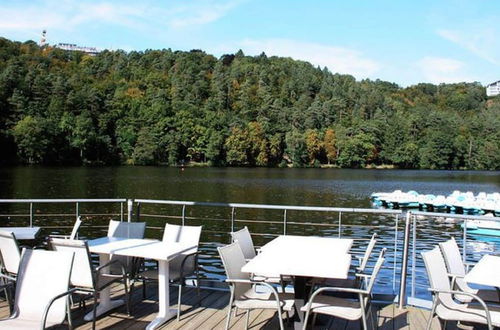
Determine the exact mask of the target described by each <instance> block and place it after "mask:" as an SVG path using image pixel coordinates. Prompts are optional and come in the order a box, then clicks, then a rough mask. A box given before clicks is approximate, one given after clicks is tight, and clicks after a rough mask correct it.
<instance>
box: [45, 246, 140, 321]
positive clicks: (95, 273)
mask: <svg viewBox="0 0 500 330" xmlns="http://www.w3.org/2000/svg"><path fill="white" fill-rule="evenodd" d="M49 244H50V247H51V248H52V249H53V250H54V251H69V252H72V253H74V255H75V262H74V263H73V271H72V273H71V280H70V283H71V285H72V286H73V287H74V288H76V289H77V292H78V293H85V294H91V295H92V296H93V299H94V306H93V310H92V313H93V319H92V329H95V321H96V308H97V294H98V292H99V291H101V290H102V289H104V288H106V287H108V286H109V285H111V284H113V283H115V282H121V281H123V285H124V289H125V299H126V307H127V313H129V314H130V304H129V294H128V289H127V273H126V271H125V268H124V266H123V265H121V263H120V261H119V260H111V261H110V262H108V263H106V264H105V265H99V267H97V268H95V269H94V267H93V266H92V259H91V257H90V251H89V247H88V245H87V242H86V241H80V240H70V239H63V238H51V239H50V241H49ZM112 264H117V265H119V266H120V268H121V270H122V275H121V277H117V276H116V275H111V274H106V273H104V270H105V269H106V267H109V266H110V265H112Z"/></svg>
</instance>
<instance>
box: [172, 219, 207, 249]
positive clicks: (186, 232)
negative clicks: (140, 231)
mask: <svg viewBox="0 0 500 330" xmlns="http://www.w3.org/2000/svg"><path fill="white" fill-rule="evenodd" d="M201 228H202V226H178V225H172V224H169V223H167V224H166V225H165V231H164V232H163V242H182V243H189V244H193V245H198V243H199V242H200V236H201Z"/></svg>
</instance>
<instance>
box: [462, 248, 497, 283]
mask: <svg viewBox="0 0 500 330" xmlns="http://www.w3.org/2000/svg"><path fill="white" fill-rule="evenodd" d="M464 279H465V281H466V282H469V283H476V284H481V285H488V286H493V287H497V288H500V256H493V255H485V256H484V257H482V258H481V260H479V262H478V263H477V264H476V265H475V266H474V268H472V270H471V271H470V272H469V273H468V274H467V275H465V278H464Z"/></svg>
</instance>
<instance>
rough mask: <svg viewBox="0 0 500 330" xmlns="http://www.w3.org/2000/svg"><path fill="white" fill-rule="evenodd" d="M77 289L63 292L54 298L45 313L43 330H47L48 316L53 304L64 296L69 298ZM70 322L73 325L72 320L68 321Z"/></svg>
mask: <svg viewBox="0 0 500 330" xmlns="http://www.w3.org/2000/svg"><path fill="white" fill-rule="evenodd" d="M76 290H77V289H76V288H73V289H70V290H69V291H66V292H63V293H61V294H58V295H57V296H55V297H54V298H52V299H51V300H50V301H49V303H48V304H47V306H46V307H45V311H44V312H43V318H42V329H45V323H46V322H47V315H48V314H49V310H50V307H51V306H52V304H53V303H54V302H55V301H56V300H57V299H61V298H62V297H64V296H67V295H69V294H71V293H73V292H75V291H76ZM69 316H70V313H68V317H69ZM68 321H69V324H71V320H68Z"/></svg>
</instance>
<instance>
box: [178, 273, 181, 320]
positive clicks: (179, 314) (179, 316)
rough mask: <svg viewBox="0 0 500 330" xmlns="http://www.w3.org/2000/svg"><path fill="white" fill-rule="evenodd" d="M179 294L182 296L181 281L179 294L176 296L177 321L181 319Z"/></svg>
mask: <svg viewBox="0 0 500 330" xmlns="http://www.w3.org/2000/svg"><path fill="white" fill-rule="evenodd" d="M181 296H182V281H181V283H179V296H178V297H177V322H179V321H180V319H181Z"/></svg>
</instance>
